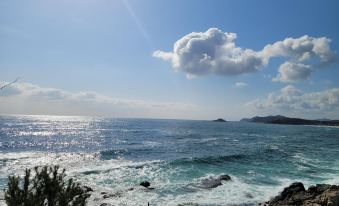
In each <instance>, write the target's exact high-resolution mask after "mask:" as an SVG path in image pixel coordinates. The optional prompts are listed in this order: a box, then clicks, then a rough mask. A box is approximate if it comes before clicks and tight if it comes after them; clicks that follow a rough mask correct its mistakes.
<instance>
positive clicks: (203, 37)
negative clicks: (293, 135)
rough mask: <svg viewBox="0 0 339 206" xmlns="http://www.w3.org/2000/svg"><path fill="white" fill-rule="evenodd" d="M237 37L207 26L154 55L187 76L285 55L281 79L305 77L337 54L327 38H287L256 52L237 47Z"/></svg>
mask: <svg viewBox="0 0 339 206" xmlns="http://www.w3.org/2000/svg"><path fill="white" fill-rule="evenodd" d="M236 38H237V35H236V34H235V33H227V32H223V31H221V30H219V29H217V28H210V29H208V30H207V31H206V32H192V33H190V34H187V35H186V36H184V37H182V38H181V39H179V40H177V41H176V42H175V44H174V46H173V51H170V52H165V51H160V50H158V51H155V52H154V53H153V56H154V57H157V58H161V59H163V60H165V61H170V62H171V64H172V67H173V68H174V69H175V70H176V71H181V72H185V73H186V74H187V75H188V76H189V77H191V76H202V75H208V74H215V75H239V74H245V73H253V72H256V71H258V70H260V69H261V68H263V67H265V66H266V65H267V64H268V63H269V60H270V59H271V58H273V57H284V58H287V61H286V62H285V63H283V64H282V65H281V66H280V69H279V74H278V75H277V77H275V78H274V81H283V82H289V81H296V80H302V79H306V78H308V77H309V75H310V74H311V72H312V71H313V68H314V67H316V66H317V65H320V64H322V65H324V64H327V63H330V62H333V61H334V60H335V57H336V55H335V53H334V52H333V51H331V49H330V45H329V44H330V42H331V41H330V39H328V38H326V37H320V38H314V37H309V36H307V35H305V36H302V37H300V38H296V39H294V38H286V39H284V40H283V41H277V42H275V43H273V44H268V45H266V46H264V48H263V49H262V50H259V51H254V50H252V49H248V48H241V47H238V46H236V44H235V40H236ZM311 60H312V61H311ZM311 62H312V65H311ZM314 62H317V63H314ZM306 63H307V64H306ZM314 64H317V65H314Z"/></svg>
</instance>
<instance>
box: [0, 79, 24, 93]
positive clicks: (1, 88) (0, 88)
mask: <svg viewBox="0 0 339 206" xmlns="http://www.w3.org/2000/svg"><path fill="white" fill-rule="evenodd" d="M19 79H20V77H18V78H16V79H15V80H14V81H12V82H10V83H7V84H5V85H3V86H2V87H0V90H3V89H4V88H5V87H8V86H9V85H11V84H14V83H15V82H17V81H18V80H19Z"/></svg>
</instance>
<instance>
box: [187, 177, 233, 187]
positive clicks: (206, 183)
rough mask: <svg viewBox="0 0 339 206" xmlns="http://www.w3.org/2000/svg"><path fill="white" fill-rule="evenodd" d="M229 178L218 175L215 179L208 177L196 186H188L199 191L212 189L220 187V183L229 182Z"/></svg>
mask: <svg viewBox="0 0 339 206" xmlns="http://www.w3.org/2000/svg"><path fill="white" fill-rule="evenodd" d="M230 180H231V177H230V176H229V175H220V176H218V177H217V178H215V177H209V178H206V179H203V180H201V182H200V183H198V184H189V185H188V186H193V187H196V188H201V189H212V188H216V187H219V186H221V185H222V181H230Z"/></svg>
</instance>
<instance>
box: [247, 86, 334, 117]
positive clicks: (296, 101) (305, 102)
mask: <svg viewBox="0 0 339 206" xmlns="http://www.w3.org/2000/svg"><path fill="white" fill-rule="evenodd" d="M246 105H247V106H249V107H251V108H254V109H257V110H259V111H261V112H263V113H270V114H272V113H281V112H283V113H286V114H291V115H293V116H295V115H300V116H308V117H310V118H314V116H319V117H322V116H324V115H326V116H327V117H333V118H339V88H332V89H328V90H324V91H319V92H310V93H305V92H302V91H300V90H299V89H297V88H295V87H293V86H291V85H288V86H286V87H284V88H282V89H281V90H280V92H278V93H270V94H268V96H267V98H265V99H256V100H253V101H250V102H248V103H247V104H246Z"/></svg>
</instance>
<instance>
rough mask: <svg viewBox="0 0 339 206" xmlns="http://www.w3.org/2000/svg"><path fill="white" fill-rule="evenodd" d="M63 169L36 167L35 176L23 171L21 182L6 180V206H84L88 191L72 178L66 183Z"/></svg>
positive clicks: (14, 178) (17, 178)
mask: <svg viewBox="0 0 339 206" xmlns="http://www.w3.org/2000/svg"><path fill="white" fill-rule="evenodd" d="M65 177H66V174H65V169H63V170H59V166H54V167H47V166H44V167H35V168H34V176H32V172H31V170H30V169H26V171H25V176H24V177H23V178H21V177H19V176H9V177H8V188H7V189H5V191H4V192H5V201H6V204H7V205H8V206H33V205H34V206H35V205H43V206H83V205H86V200H87V198H89V196H90V194H88V190H87V189H86V188H85V187H82V186H81V185H80V184H79V183H76V182H74V181H73V179H72V178H70V179H68V180H65Z"/></svg>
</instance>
